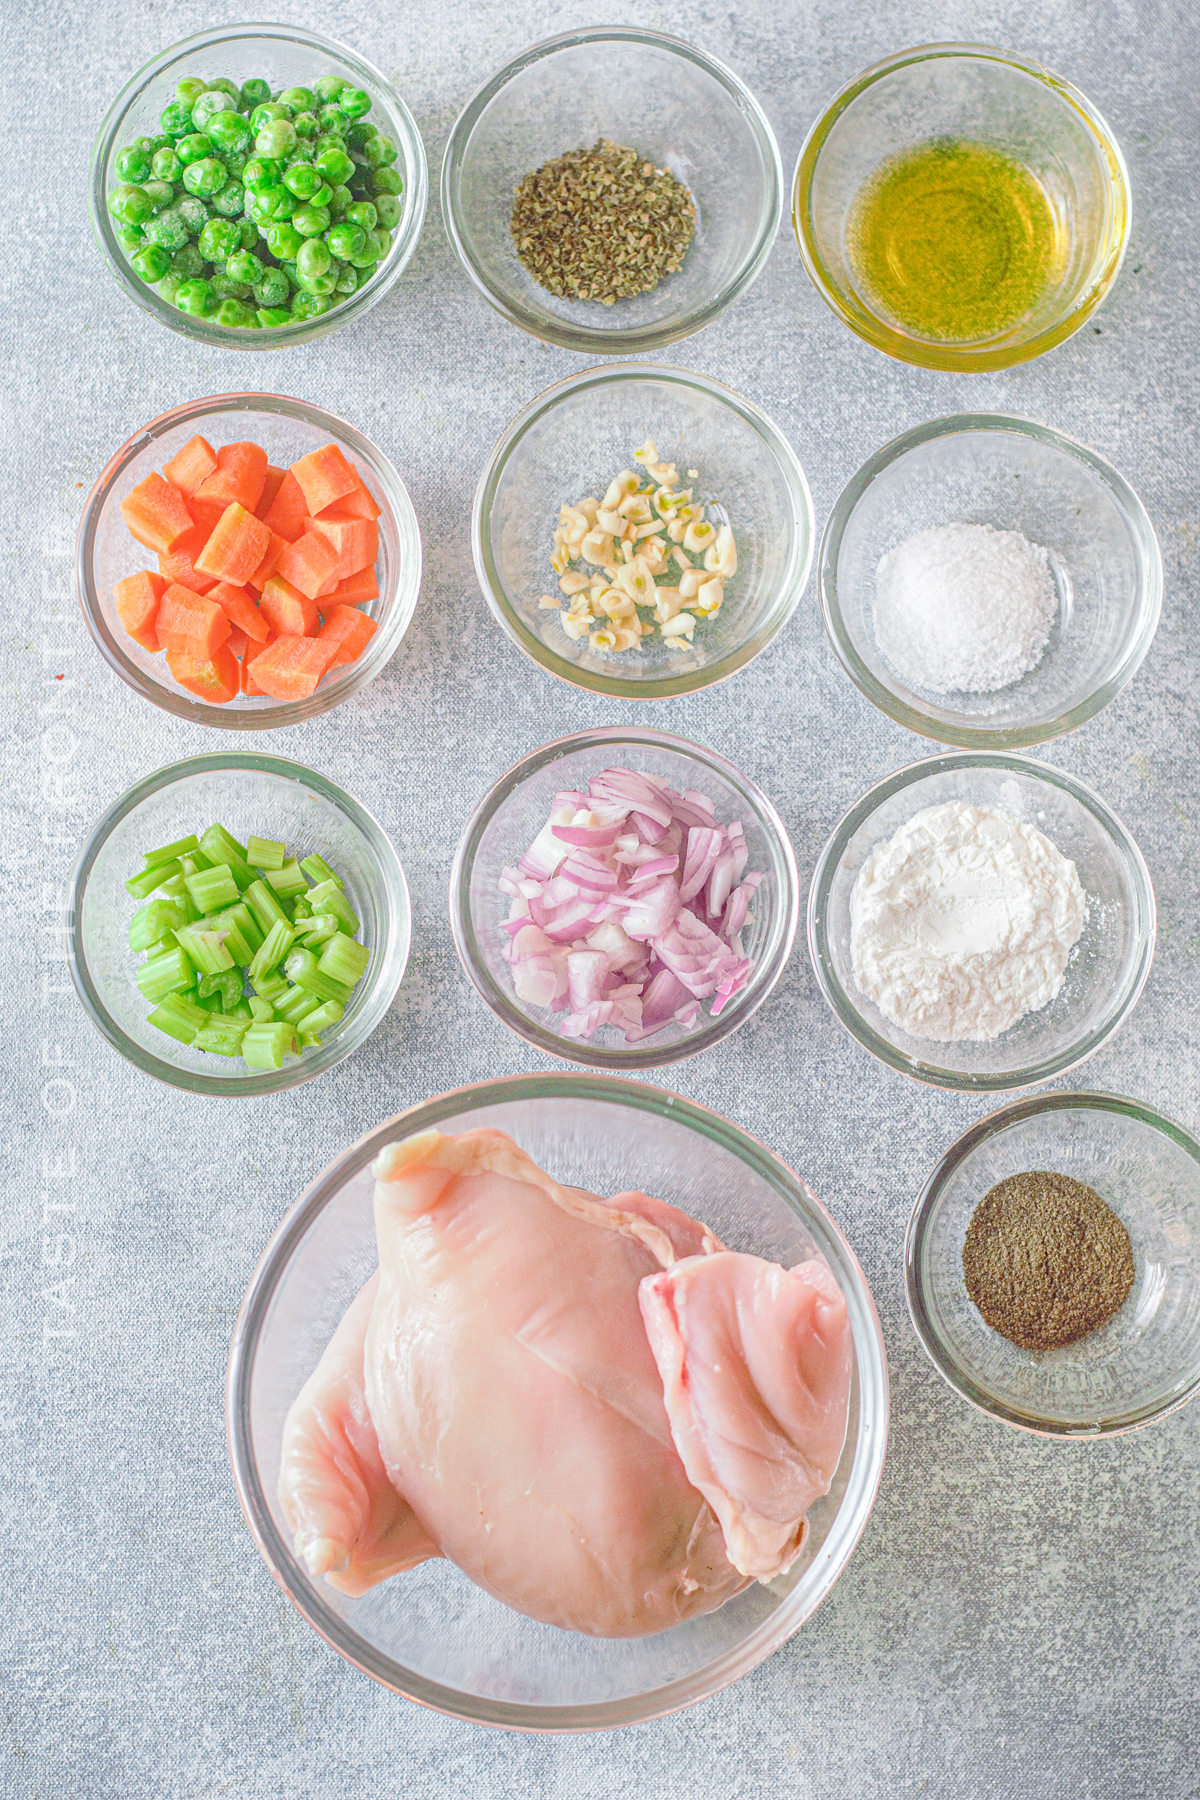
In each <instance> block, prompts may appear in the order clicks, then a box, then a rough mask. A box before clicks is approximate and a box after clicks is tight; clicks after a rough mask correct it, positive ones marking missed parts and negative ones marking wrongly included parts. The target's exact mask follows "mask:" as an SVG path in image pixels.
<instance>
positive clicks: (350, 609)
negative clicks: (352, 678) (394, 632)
mask: <svg viewBox="0 0 1200 1800" xmlns="http://www.w3.org/2000/svg"><path fill="white" fill-rule="evenodd" d="M378 629H379V627H378V626H377V625H376V623H375V621H374V619H372V618H371V617H370V615H369V614H367V613H365V612H359V610H358V608H357V607H356V606H335V607H334V608H333V609H332V611H331V612H330V614H329V616H328V618H327V619H326V620H325V623H324V624H323V625H322V627H321V629H320V631H319V632H318V634H317V642H318V643H321V644H332V645H334V646H335V650H334V654H333V655H332V656H331V657H330V659H329V667H330V668H331V669H336V668H338V667H339V665H340V664H342V663H352V662H356V661H357V660H358V658H359V657H360V656H361V655H362V653H363V651H364V650H365V649H366V647H367V645H368V644H369V643H370V641H371V639H372V638H373V637H374V636H375V633H376V632H377V631H378Z"/></svg>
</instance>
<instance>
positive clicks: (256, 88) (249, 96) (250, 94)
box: [239, 76, 271, 113]
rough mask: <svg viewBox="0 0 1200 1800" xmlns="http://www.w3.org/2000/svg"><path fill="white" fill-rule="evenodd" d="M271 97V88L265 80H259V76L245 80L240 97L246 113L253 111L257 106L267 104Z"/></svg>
mask: <svg viewBox="0 0 1200 1800" xmlns="http://www.w3.org/2000/svg"><path fill="white" fill-rule="evenodd" d="M270 98H271V90H270V88H269V87H268V86H267V84H266V82H265V81H259V80H258V78H257V76H255V77H252V79H251V80H249V81H243V83H242V86H241V92H240V94H239V99H240V101H241V110H242V111H243V112H244V113H253V111H254V109H255V108H256V107H258V106H265V105H266V103H267V101H269V100H270Z"/></svg>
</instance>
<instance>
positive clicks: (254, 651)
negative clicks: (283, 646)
mask: <svg viewBox="0 0 1200 1800" xmlns="http://www.w3.org/2000/svg"><path fill="white" fill-rule="evenodd" d="M274 642H275V633H274V632H273V631H272V632H270V633H269V634H268V636H267V641H266V643H265V644H250V645H248V646H247V649H246V654H245V656H243V658H242V692H243V694H248V695H249V696H250V697H251V699H264V698H265V697H266V692H267V690H266V688H260V687H259V685H258V683H257V681H255V679H254V675H253V672H252V670H251V668H250V665H251V663H252V662H253V661H254V658H255V657H256V656H257V655H258V653H259V651H260V650H266V649H267V648H269V646H270V645H271V644H273V643H274Z"/></svg>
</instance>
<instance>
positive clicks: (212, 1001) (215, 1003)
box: [196, 994, 225, 1018]
mask: <svg viewBox="0 0 1200 1800" xmlns="http://www.w3.org/2000/svg"><path fill="white" fill-rule="evenodd" d="M196 1005H197V1006H202V1007H203V1008H204V1010H205V1012H206V1013H207V1014H208V1015H209V1017H210V1018H211V1017H212V1015H213V1014H214V1013H215V1014H216V1015H217V1017H218V1018H220V1016H221V1014H222V1013H223V1012H224V1011H225V1008H224V1007H223V1006H222V1004H221V996H220V994H201V995H200V996H199V998H198V999H197V1001H196Z"/></svg>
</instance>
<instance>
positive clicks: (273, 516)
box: [261, 469, 309, 544]
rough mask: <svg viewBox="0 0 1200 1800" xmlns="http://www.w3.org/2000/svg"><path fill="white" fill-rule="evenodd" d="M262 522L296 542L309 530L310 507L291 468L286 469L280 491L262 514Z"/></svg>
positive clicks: (290, 542)
mask: <svg viewBox="0 0 1200 1800" xmlns="http://www.w3.org/2000/svg"><path fill="white" fill-rule="evenodd" d="M261 517H262V522H263V524H264V525H269V526H270V528H271V530H272V531H274V532H278V534H279V536H280V537H281V538H286V539H287V541H288V543H289V544H294V543H295V541H296V539H297V538H298V537H303V536H304V533H305V532H306V531H307V530H308V524H309V520H308V507H307V505H306V503H305V499H304V491H303V489H302V488H301V486H300V483H299V482H298V481H297V480H296V477H295V476H294V475H293V474H292V471H291V470H290V469H286V470H285V471H284V476H283V480H282V481H281V482H280V484H279V491H278V493H277V494H276V495H275V498H274V499H273V500H272V502H271V504H270V506H268V507H266V508H265V509H264V510H263V512H262V514H261Z"/></svg>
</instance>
